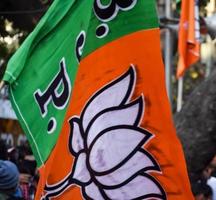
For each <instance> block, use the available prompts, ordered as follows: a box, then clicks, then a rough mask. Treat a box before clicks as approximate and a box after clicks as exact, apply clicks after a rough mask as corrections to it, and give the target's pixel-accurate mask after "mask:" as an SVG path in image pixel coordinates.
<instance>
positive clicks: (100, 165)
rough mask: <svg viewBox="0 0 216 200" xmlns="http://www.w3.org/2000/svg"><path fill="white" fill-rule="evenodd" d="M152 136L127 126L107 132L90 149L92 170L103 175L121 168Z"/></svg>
mask: <svg viewBox="0 0 216 200" xmlns="http://www.w3.org/2000/svg"><path fill="white" fill-rule="evenodd" d="M150 136H151V134H150V133H148V132H147V131H145V130H143V129H140V128H137V127H132V126H126V125H124V126H119V127H118V128H117V127H114V129H110V130H108V131H106V132H105V133H104V134H102V135H101V136H100V137H98V138H97V140H96V142H95V143H92V145H91V146H92V149H91V147H90V157H89V163H90V165H91V168H92V169H93V170H94V171H95V172H96V173H101V172H106V171H108V170H112V168H114V167H120V166H121V165H122V164H123V163H122V162H123V161H125V159H129V158H128V157H132V156H133V155H134V154H135V153H136V151H137V150H138V149H136V148H137V147H138V146H141V145H143V144H144V143H145V142H146V141H147V140H148V139H149V137H150Z"/></svg>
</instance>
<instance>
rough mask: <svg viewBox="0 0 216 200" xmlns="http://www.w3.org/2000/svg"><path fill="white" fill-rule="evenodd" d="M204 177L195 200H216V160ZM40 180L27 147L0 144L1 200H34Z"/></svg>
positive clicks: (194, 186)
mask: <svg viewBox="0 0 216 200" xmlns="http://www.w3.org/2000/svg"><path fill="white" fill-rule="evenodd" d="M201 177H202V178H201V179H200V180H198V181H197V182H196V183H194V184H192V191H193V194H194V197H195V200H216V156H215V158H214V159H213V160H212V162H211V163H210V164H209V165H208V166H206V168H205V169H204V170H203V174H202V176H201ZM38 179H39V174H38V171H37V167H36V161H35V159H34V156H33V154H32V151H31V148H30V147H29V145H28V143H27V142H25V143H23V144H22V145H20V146H17V147H11V146H9V145H7V144H6V143H5V142H4V141H3V140H0V200H33V199H34V196H35V192H36V187H37V182H38Z"/></svg>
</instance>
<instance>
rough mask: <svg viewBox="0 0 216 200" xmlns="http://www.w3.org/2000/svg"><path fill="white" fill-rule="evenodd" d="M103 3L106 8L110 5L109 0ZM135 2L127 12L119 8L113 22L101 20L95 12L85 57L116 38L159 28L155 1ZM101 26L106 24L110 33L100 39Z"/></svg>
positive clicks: (143, 0)
mask: <svg viewBox="0 0 216 200" xmlns="http://www.w3.org/2000/svg"><path fill="white" fill-rule="evenodd" d="M126 1H127V0H126ZM96 2H97V1H96ZM101 2H102V3H103V5H104V6H107V5H109V3H110V1H109V0H102V1H101ZM112 2H115V1H112ZM134 2H135V3H134V6H133V5H132V6H131V8H130V7H129V8H127V9H125V10H123V9H120V8H119V9H118V12H117V14H116V16H115V17H114V18H113V19H111V20H102V19H101V20H100V19H99V18H98V17H97V14H96V13H95V12H94V15H93V16H92V19H91V25H90V26H89V30H88V35H87V41H86V46H85V50H84V52H83V57H85V56H86V55H88V54H90V53H91V52H92V51H93V50H95V49H97V48H99V47H101V46H103V45H104V44H106V43H108V42H111V41H113V40H115V39H116V38H120V37H121V36H124V35H127V34H130V33H133V32H136V31H139V30H144V29H153V28H157V27H158V26H159V24H158V17H157V12H156V4H155V0H137V1H134ZM116 7H117V5H116ZM101 24H105V26H107V27H108V29H109V31H108V34H107V35H106V36H105V37H103V38H98V37H97V36H96V30H97V27H98V26H100V25H101Z"/></svg>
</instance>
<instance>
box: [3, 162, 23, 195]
mask: <svg viewBox="0 0 216 200" xmlns="http://www.w3.org/2000/svg"><path fill="white" fill-rule="evenodd" d="M18 182H19V171H18V169H17V167H16V165H15V164H14V163H12V162H10V161H3V160H0V193H3V194H7V195H10V194H12V193H14V192H15V190H16V188H17V186H18Z"/></svg>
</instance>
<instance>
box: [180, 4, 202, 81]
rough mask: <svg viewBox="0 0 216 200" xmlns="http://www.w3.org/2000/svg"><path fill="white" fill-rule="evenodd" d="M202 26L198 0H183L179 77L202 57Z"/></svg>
mask: <svg viewBox="0 0 216 200" xmlns="http://www.w3.org/2000/svg"><path fill="white" fill-rule="evenodd" d="M199 40H200V26H199V7H198V0H182V3H181V18H180V25H179V42H178V51H179V61H178V67H177V77H178V78H179V77H181V76H183V75H184V72H185V70H186V69H187V68H188V67H190V66H191V65H192V64H194V63H196V62H197V61H198V60H199V58H200V42H199Z"/></svg>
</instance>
